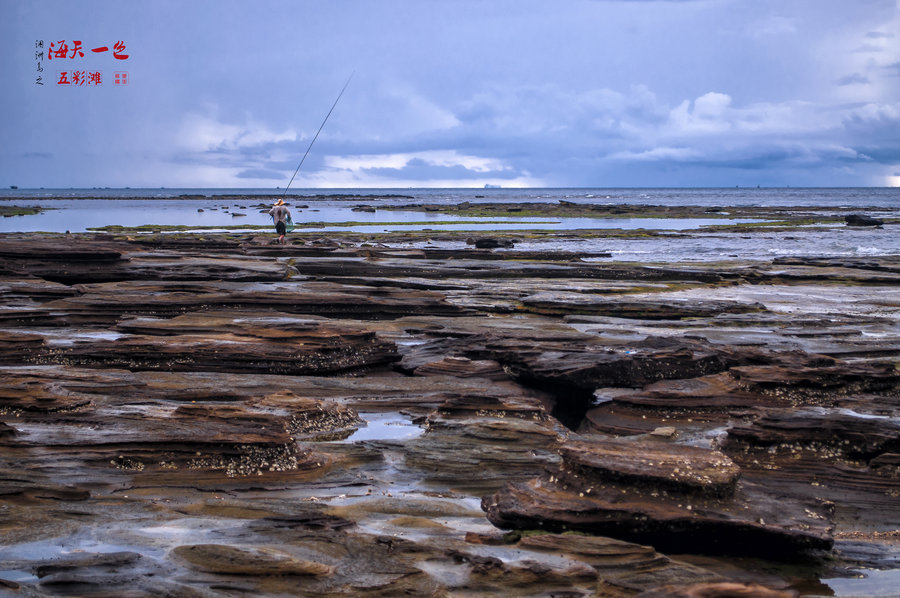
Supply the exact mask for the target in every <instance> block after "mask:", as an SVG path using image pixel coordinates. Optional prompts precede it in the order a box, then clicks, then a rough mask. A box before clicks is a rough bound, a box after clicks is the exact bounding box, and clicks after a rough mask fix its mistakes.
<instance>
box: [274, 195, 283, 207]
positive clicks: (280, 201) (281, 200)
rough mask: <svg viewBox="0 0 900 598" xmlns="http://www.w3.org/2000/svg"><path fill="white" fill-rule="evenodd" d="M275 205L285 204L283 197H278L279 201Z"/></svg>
mask: <svg viewBox="0 0 900 598" xmlns="http://www.w3.org/2000/svg"><path fill="white" fill-rule="evenodd" d="M275 205H276V206H283V205H284V200H283V199H281V198H280V197H279V198H278V201H276V202H275Z"/></svg>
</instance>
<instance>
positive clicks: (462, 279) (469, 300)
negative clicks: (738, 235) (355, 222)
mask: <svg viewBox="0 0 900 598" xmlns="http://www.w3.org/2000/svg"><path fill="white" fill-rule="evenodd" d="M406 236H407V237H408V236H409V234H408V233H407V234H406ZM514 236H515V235H514V234H507V235H504V239H503V242H497V243H490V242H482V243H480V244H479V246H476V244H475V243H472V244H470V245H467V246H466V247H465V248H462V249H456V250H454V249H446V248H444V249H440V248H435V249H428V248H424V249H415V250H408V249H404V250H401V249H395V248H391V247H389V246H384V245H382V246H379V245H377V244H368V243H362V242H359V241H352V240H347V239H344V240H341V239H325V238H322V239H313V238H304V239H300V238H297V237H294V238H292V243H290V244H288V245H285V246H278V245H273V244H272V243H271V239H270V238H269V237H255V236H252V235H209V236H202V235H182V236H175V235H170V236H166V235H148V236H133V237H126V236H113V235H50V234H43V235H42V234H34V235H26V234H22V235H16V234H11V235H4V236H2V237H0V257H2V261H0V305H2V309H0V377H2V384H0V389H2V390H0V447H2V460H0V529H2V531H3V534H2V540H0V584H2V585H3V587H4V588H5V589H7V590H9V591H10V592H15V593H16V594H14V595H23V596H30V595H84V596H108V595H124V594H120V593H121V592H127V595H147V596H150V595H178V596H218V595H259V596H284V595H296V596H314V595H315V596H319V595H333V596H344V595H345V596H393V595H403V594H408V595H433V596H446V595H460V596H489V595H490V596H493V595H521V596H551V595H566V596H593V595H599V596H614V597H623V596H663V595H666V596H669V595H685V596H687V595H703V596H731V595H754V596H792V595H815V594H817V593H818V594H827V593H828V592H829V591H830V590H829V589H828V588H827V587H826V586H825V585H823V582H821V581H820V580H821V579H825V578H829V577H839V576H852V575H856V573H855V571H857V570H860V569H891V568H894V567H895V566H896V562H897V559H898V557H900V545H898V544H897V540H896V537H897V530H898V528H900V501H898V500H897V498H898V496H900V372H898V370H897V363H898V362H900V299H898V295H897V292H896V290H897V287H898V285H900V257H877V258H874V257H873V258H870V259H864V260H863V259H828V258H816V259H803V258H791V259H783V260H776V261H770V262H762V261H753V262H743V261H740V260H734V261H731V262H727V263H714V264H713V263H709V264H703V263H691V264H679V263H668V264H664V265H660V264H657V265H649V264H648V265H636V264H622V263H614V262H609V261H607V262H599V261H586V260H583V259H581V258H582V256H580V255H579V254H578V253H577V252H571V251H566V252H562V251H546V252H542V251H534V250H532V251H527V252H525V251H523V252H519V251H517V250H516V249H515V247H512V248H509V247H505V248H501V249H496V248H494V247H497V246H502V245H509V243H508V242H507V241H508V240H509V239H510V238H511V237H513V238H514ZM741 592H743V593H741Z"/></svg>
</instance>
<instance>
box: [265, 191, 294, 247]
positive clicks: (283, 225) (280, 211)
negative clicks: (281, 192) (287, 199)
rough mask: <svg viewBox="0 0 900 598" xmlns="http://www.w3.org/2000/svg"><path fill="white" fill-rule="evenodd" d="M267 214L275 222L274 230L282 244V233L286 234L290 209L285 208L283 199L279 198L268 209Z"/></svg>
mask: <svg viewBox="0 0 900 598" xmlns="http://www.w3.org/2000/svg"><path fill="white" fill-rule="evenodd" d="M269 216H271V217H272V220H273V221H274V222H275V232H277V233H278V242H279V243H281V244H282V245H283V244H284V235H285V234H287V226H288V222H290V220H291V211H290V210H289V209H287V206H286V205H285V204H284V200H283V199H281V198H279V199H278V201H276V202H275V205H274V206H272V209H271V210H269Z"/></svg>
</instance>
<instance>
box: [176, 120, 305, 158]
mask: <svg viewBox="0 0 900 598" xmlns="http://www.w3.org/2000/svg"><path fill="white" fill-rule="evenodd" d="M176 135H177V137H176V143H177V145H178V147H180V148H182V149H185V150H188V151H194V152H205V151H210V150H234V149H238V148H242V147H253V146H260V145H263V144H266V143H276V142H279V141H294V140H296V139H297V132H296V131H294V130H293V129H286V130H284V131H280V132H278V131H273V130H271V129H270V128H268V127H267V126H265V125H263V124H260V123H257V122H254V121H252V120H247V121H246V122H244V123H242V124H231V123H225V122H221V121H220V120H218V119H217V118H215V117H214V116H211V115H209V114H197V113H189V114H187V115H185V116H184V117H183V118H182V121H181V125H180V126H179V128H178V131H177V134H176Z"/></svg>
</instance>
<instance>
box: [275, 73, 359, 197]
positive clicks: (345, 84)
mask: <svg viewBox="0 0 900 598" xmlns="http://www.w3.org/2000/svg"><path fill="white" fill-rule="evenodd" d="M352 78H353V73H350V76H349V77H347V82H346V83H344V87H343V88H342V89H341V93H339V94H338V97H337V99H335V100H334V104H332V105H331V110H329V111H328V114H326V115H325V120H323V121H322V124H321V125H319V130H318V131H316V135H315V137H313V139H312V141H310V142H309V147H308V148H306V153H305V154H303V158H302V159H301V160H300V164H298V165H297V170H295V171H294V174H293V175H292V176H291V180H290V181H288V184H287V187H285V188H284V193H282V194H281V199H282V201H283V200H284V197H285V195H287V190H288V187H290V186H291V183H293V182H294V177H295V176H297V173H298V172H300V167H301V166H303V161H304V160H306V156H308V155H309V150H311V149H312V146H313V143H315V142H316V139H318V138H319V133H321V132H322V127H324V126H325V123H326V122H328V117H329V116H331V113H332V112H333V111H334V107H335V106H337V103H338V102H339V101H340V99H341V96H342V95H344V90H345V89H347V86H348V85H350V79H352Z"/></svg>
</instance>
